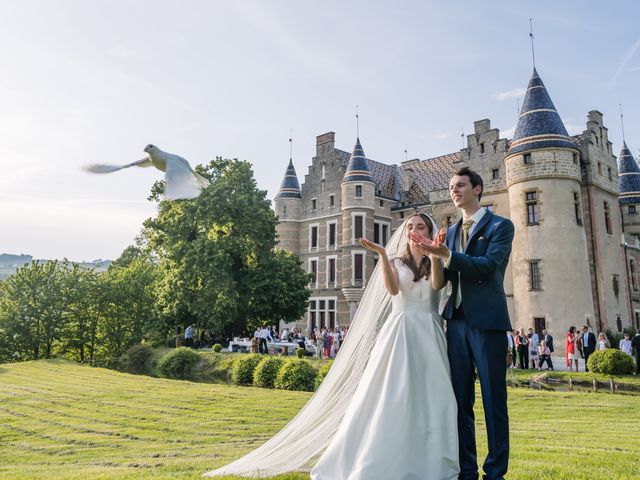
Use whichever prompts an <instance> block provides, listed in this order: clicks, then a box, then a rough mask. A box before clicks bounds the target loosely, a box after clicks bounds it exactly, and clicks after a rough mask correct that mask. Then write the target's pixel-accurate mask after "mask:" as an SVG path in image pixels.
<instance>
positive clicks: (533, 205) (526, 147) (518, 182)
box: [504, 69, 594, 338]
mask: <svg viewBox="0 0 640 480" xmlns="http://www.w3.org/2000/svg"><path fill="white" fill-rule="evenodd" d="M579 159H580V149H579V146H578V145H577V144H576V143H574V142H573V141H572V140H571V138H569V135H568V133H567V130H566V128H565V126H564V124H563V123H562V120H561V118H560V115H559V114H558V112H557V110H556V108H555V106H554V104H553V102H552V101H551V97H550V96H549V94H548V92H547V89H546V88H545V86H544V83H543V82H542V79H541V78H540V76H539V75H538V72H537V71H536V70H535V69H534V70H533V76H532V77H531V80H530V81H529V86H528V88H527V92H526V95H525V98H524V102H523V105H522V109H521V111H520V117H519V119H518V124H517V126H516V130H515V134H514V138H513V140H512V141H511V145H510V148H509V151H508V152H507V155H506V157H505V159H504V162H505V171H506V177H507V178H506V181H507V188H508V191H509V204H510V217H511V220H512V221H513V223H514V225H515V237H514V241H513V250H512V254H511V263H512V268H513V283H514V286H513V287H514V300H515V312H516V315H515V316H516V318H514V319H512V321H513V324H514V327H516V328H520V327H533V328H534V329H536V330H537V331H540V330H542V329H543V328H547V329H548V330H549V331H550V333H552V334H553V335H556V338H558V337H559V338H562V337H563V335H564V334H565V333H566V332H567V330H568V328H569V327H570V326H571V325H577V326H579V325H582V324H584V323H591V324H592V325H593V320H594V303H593V298H592V293H591V276H590V272H589V262H588V261H587V259H588V254H587V240H586V235H585V229H584V226H583V220H582V213H581V211H582V207H581V205H582V198H581V197H582V191H581V173H580V161H579ZM560 291H561V292H563V294H562V295H558V292H560ZM567 298H570V299H571V302H567V301H566V299H567ZM523 312H527V313H526V317H525V316H524V314H523Z"/></svg>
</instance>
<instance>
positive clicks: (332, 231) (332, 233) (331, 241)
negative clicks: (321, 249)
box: [327, 222, 337, 247]
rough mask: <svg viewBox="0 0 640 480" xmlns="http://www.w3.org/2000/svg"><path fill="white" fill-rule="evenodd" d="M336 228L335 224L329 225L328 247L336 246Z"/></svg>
mask: <svg viewBox="0 0 640 480" xmlns="http://www.w3.org/2000/svg"><path fill="white" fill-rule="evenodd" d="M336 227H337V224H336V223H335V222H332V223H327V247H335V246H336Z"/></svg>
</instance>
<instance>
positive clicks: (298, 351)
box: [296, 347, 305, 358]
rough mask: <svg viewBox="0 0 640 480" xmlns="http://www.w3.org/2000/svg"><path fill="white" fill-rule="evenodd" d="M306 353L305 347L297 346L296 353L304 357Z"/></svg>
mask: <svg viewBox="0 0 640 480" xmlns="http://www.w3.org/2000/svg"><path fill="white" fill-rule="evenodd" d="M304 354H305V350H304V348H302V347H298V348H296V355H297V356H298V358H302V357H304Z"/></svg>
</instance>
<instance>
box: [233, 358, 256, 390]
mask: <svg viewBox="0 0 640 480" xmlns="http://www.w3.org/2000/svg"><path fill="white" fill-rule="evenodd" d="M263 358H264V356H263V355H260V354H258V353H254V354H249V355H243V356H242V357H240V358H238V359H237V360H236V361H235V362H234V364H233V372H232V373H231V379H232V380H233V382H234V383H237V384H238V385H252V384H253V372H254V371H255V369H256V367H257V366H258V363H260V360H262V359H263Z"/></svg>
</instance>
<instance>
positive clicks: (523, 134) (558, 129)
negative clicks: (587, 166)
mask: <svg viewBox="0 0 640 480" xmlns="http://www.w3.org/2000/svg"><path fill="white" fill-rule="evenodd" d="M539 148H570V149H572V150H576V151H577V150H578V146H577V145H576V144H575V143H574V142H572V141H571V139H570V138H569V134H568V133H567V129H566V128H565V127H564V124H563V123H562V120H561V119H560V115H558V112H557V110H556V107H555V106H554V105H553V102H552V101H551V97H550V96H549V93H548V92H547V89H546V87H545V86H544V83H542V79H541V78H540V76H539V75H538V72H537V71H536V69H535V68H534V69H533V76H532V77H531V80H529V86H528V87H527V93H526V94H525V97H524V102H523V103H522V109H521V110H520V117H519V118H518V124H517V126H516V131H515V133H514V135H513V140H512V141H511V147H510V148H509V152H508V153H507V155H513V154H516V153H521V152H525V151H529V150H536V149H539Z"/></svg>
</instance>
